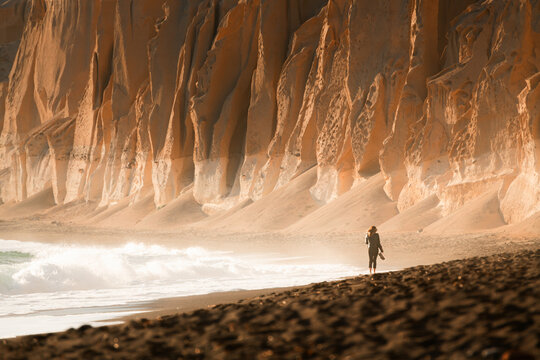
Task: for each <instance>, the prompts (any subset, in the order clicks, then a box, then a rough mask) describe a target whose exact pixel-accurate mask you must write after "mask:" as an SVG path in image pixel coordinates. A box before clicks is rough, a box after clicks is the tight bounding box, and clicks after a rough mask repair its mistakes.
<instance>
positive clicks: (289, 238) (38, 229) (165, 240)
mask: <svg viewBox="0 0 540 360" xmlns="http://www.w3.org/2000/svg"><path fill="white" fill-rule="evenodd" d="M381 236H382V243H383V246H384V248H385V254H386V256H387V260H386V261H380V262H379V270H381V271H392V270H398V269H403V268H409V267H411V266H426V265H430V264H438V263H442V262H446V261H453V260H459V259H466V258H471V257H478V256H486V255H491V256H495V257H497V256H500V255H497V254H501V253H512V254H515V253H517V252H523V251H527V250H536V249H538V248H539V247H540V240H539V239H538V238H537V237H535V236H515V235H514V236H510V235H509V234H508V233H502V232H491V233H485V232H484V233H471V234H461V235H455V234H453V235H448V236H435V235H427V234H421V233H412V232H409V233H382V234H381ZM0 238H2V239H6V240H7V239H15V240H20V241H34V242H35V241H37V242H45V243H54V244H64V243H70V244H71V243H75V244H83V245H99V246H118V245H121V244H125V243H127V242H141V243H146V244H157V245H162V246H165V247H169V248H186V247H190V246H201V247H204V248H207V249H211V250H226V251H232V252H236V253H243V254H251V253H275V254H278V255H283V256H293V257H294V256H298V257H303V259H304V261H307V262H313V263H318V262H321V261H325V262H333V263H346V264H353V265H355V266H359V267H365V265H366V264H365V263H366V262H367V254H366V249H365V245H364V244H363V234H361V233H357V232H356V233H327V234H317V235H310V234H288V233H282V232H274V233H230V234H216V233H211V232H201V231H195V230H185V231H175V232H173V231H171V232H167V231H162V232H159V231H150V230H149V231H141V230H137V231H132V230H126V229H106V228H98V227H95V228H93V227H81V226H72V225H69V224H62V223H48V222H40V221H31V220H26V221H24V220H23V221H0ZM535 256H536V258H537V257H538V252H537V253H536V255H535ZM464 261H465V262H468V261H469V262H470V260H464ZM458 263H459V262H458ZM432 266H434V267H440V266H443V267H444V266H446V265H432ZM460 267H462V266H461V265H460ZM478 270H482V268H480V269H476V268H475V271H478ZM410 271H413V273H414V271H416V273H415V274H417V275H418V274H419V273H418V270H410V269H407V270H404V272H403V271H398V272H392V273H387V274H381V275H378V276H380V277H382V278H387V277H392V276H394V275H392V274H402V273H407V272H410ZM482 271H483V270H482ZM400 276H401V275H400ZM358 281H361V282H365V281H369V278H368V277H366V276H360V277H359V278H349V279H345V280H341V281H339V282H335V283H332V285H329V284H326V283H323V284H322V285H321V284H311V285H306V286H303V287H298V286H296V287H294V288H293V287H286V288H272V289H260V290H240V291H227V292H218V293H211V294H207V295H196V296H183V297H175V296H174V294H171V295H172V296H171V297H170V298H162V299H158V300H155V301H150V302H145V303H142V304H137V309H138V311H140V312H138V313H136V314H133V315H129V316H124V317H121V318H115V319H111V320H112V321H124V322H125V323H124V324H123V325H118V326H107V327H104V328H103V329H102V330H95V329H94V328H91V331H97V332H98V333H100V334H101V333H103V332H109V331H113V330H111V329H121V328H122V327H126V326H127V327H128V328H129V329H132V328H137V327H140V326H141V325H140V324H142V323H144V324H150V323H152V324H159V323H160V322H159V321H158V320H155V319H156V318H163V319H171V317H172V318H174V319H178V318H182V317H184V316H186V315H178V314H193V311H195V313H196V312H198V311H207V310H209V311H214V310H213V309H214V308H216V309H220V308H222V307H223V305H221V304H230V303H238V302H244V303H245V302H247V303H252V302H253V301H255V300H253V299H254V298H256V299H267V298H283V297H286V298H288V297H290V296H291V295H290V294H291V293H294V292H301V293H303V294H304V295H306V296H308V295H309V296H308V298H310V299H311V298H312V297H313V296H315V295H314V294H313V292H315V293H317V291H318V290H316V288H317V287H320V286H322V287H324V288H328V287H329V288H330V289H334V288H335V286H337V285H336V284H339V283H342V284H348V286H352V284H357V282H358ZM475 281H476V280H475ZM521 285H523V286H528V285H527V284H526V283H523V284H521ZM340 286H341V285H340ZM354 286H356V285H354ZM392 286H398V289H399V288H400V287H399V285H396V284H395V283H393V285H392ZM293 289H296V290H294V291H293ZM329 291H330V290H329ZM331 291H334V290H331ZM518 293H520V292H518ZM284 294H285V295H284ZM250 299H251V300H250ZM257 301H258V300H257ZM235 306H236V305H235ZM198 309H199V310H198ZM303 312H305V311H302V313H303ZM190 316H191V315H190ZM535 316H537V314H536V315H535ZM164 321H170V320H164ZM509 321H510V320H509ZM328 324H329V326H333V325H332V322H330V323H328ZM145 326H146V325H145ZM159 326H161V325H159ZM535 326H538V323H537V322H536V323H535ZM84 328H85V329H88V327H86V326H85V327H84ZM97 329H101V328H97ZM105 329H109V330H105ZM86 331H87V330H84V331H81V330H68V331H67V332H61V333H53V334H52V335H46V336H44V335H39V336H37V337H38V338H40V339H41V338H43V339H55V340H54V344H55V345H52V347H51V346H49V347H48V348H50V350H51V351H53V348H56V350H54V351H58V352H54V351H53V352H51V353H50V355H51V356H57V355H59V354H62V351H66V349H68V348H65V347H63V346H57V345H56V342H57V341H60V342H61V341H62V340H61V339H63V338H67V337H69V338H71V336H72V335H73V334H75V335H73V336H74V338H71V340H70V342H71V343H72V342H73V341H75V342H77V341H79V340H80V339H79V338H80V337H81V336H82V334H85V336H86ZM114 331H116V330H114ZM130 331H131V330H130ZM205 331H206V330H205ZM150 333H152V331H150ZM69 334H71V335H69ZM77 334H79V335H77ZM144 334H146V333H144ZM141 336H142V335H141ZM148 336H150V335H148V334H146V335H144V337H148ZM156 336H157V335H156ZM159 336H162V335H159ZM159 336H158V337H159ZM34 337H35V336H34ZM31 338H32V336H27V337H19V338H16V339H8V340H6V342H4V345H3V346H4V350H5V349H12V350H9V351H8V352H7V354H10V355H9V356H7V358H19V357H21V356H22V358H24V357H30V358H32V356H33V354H34V355H35V354H36V351H38V350H37V349H34V350H31V349H32V347H29V348H28V350H23V349H22V348H21V347H20V344H26V343H27V342H28V341H29V340H28V339H31ZM77 339H79V340H77ZM47 341H49V340H47ZM38 343H41V340H39V341H38ZM6 344H7V345H6ZM16 344H19V345H16ZM113 345H114V344H113ZM5 346H7V348H6V347H5ZM12 346H15V347H13V348H11V347H12ZM25 346H26V345H25ZM88 346H89V345H88V344H86V345H84V344H80V345H77V347H78V348H79V349H84V348H85V347H86V348H87V349H86V350H88ZM95 346H96V344H95V343H94V344H93V345H91V347H92V348H94V347H95ZM145 346H146V345H145ZM62 349H63V350H62ZM250 349H251V350H249V349H248V350H249V351H248V352H249V354H251V355H253V356H258V357H262V358H264V357H265V356H263V355H264V354H263V355H261V354H260V353H257V354H255V348H250ZM260 349H261V351H263V349H264V346H263V347H261V348H260ZM192 350H193V349H192ZM289 350H290V351H292V350H291V349H289ZM39 351H41V350H39ZM69 351H71V350H69ZM78 351H79V350H78ZM80 351H83V350H80ZM80 351H79V352H77V353H76V354H77V355H76V356H74V357H78V356H82V357H89V358H93V357H100V358H101V357H103V358H108V357H111V356H112V357H114V358H117V355H118V354H116V353H115V352H114V351H116V349H114V347H113V348H112V350H111V349H109V350H108V351H113V352H111V353H109V352H107V351H105V352H104V353H101V354H102V355H99V356H98V355H95V354H94V355H95V356H92V355H88V356H86V355H82V353H81V352H80ZM148 351H150V350H148ZM182 351H183V350H182ZM272 351H273V350H272ZM372 351H374V350H373V349H372ZM293 353H294V351H293V352H291V353H290V354H293ZM21 354H24V356H23V355H21ZM54 354H56V355H54ZM88 354H90V353H88ZM111 354H112V355H111ZM142 354H144V352H143V353H141V355H140V356H141V358H144V355H142ZM146 354H147V356H148V357H152V358H155V357H157V358H159V357H164V358H170V357H169V356H168V355H165V354H162V355H156V354H155V353H152V351H150V352H148V353H146ZM182 354H184V355H182V356H184V357H187V358H190V357H192V358H200V357H199V356H198V354H196V353H191V355H189V356H187V355H186V353H183V352H182ZM204 354H206V355H207V357H210V358H211V357H212V356H214V355H216V354H214V353H206V352H204ZM209 354H210V355H209ZM223 354H225V353H223ZM227 354H228V353H227ZM234 354H236V353H234ZM242 354H243V353H242ZM267 354H270V352H268V353H267ZM272 354H274V355H276V354H277V353H272ZM288 354H289V352H287V353H286V355H287V356H288ZM312 355H313V354H311V355H309V354H307V355H306V354H305V353H304V355H303V357H307V358H309V357H313V356H312ZM327 355H328V356H329V355H331V354H330V353H328V354H327ZM342 355H344V354H342ZM138 356H139V355H138ZM216 356H218V357H219V356H221V355H219V354H217V355H216ZM227 356H228V355H227ZM242 356H243V355H242ZM242 356H240V357H242ZM283 356H284V357H287V356H285V355H283ZM291 356H292V355H291ZM233 357H234V356H233ZM269 357H270V358H272V357H273V358H282V356H281V355H279V356H269ZM322 358H326V357H324V356H323V357H322ZM353 358H354V356H353ZM383 358H384V357H383ZM413 358H414V357H413ZM458 358H459V357H458Z"/></svg>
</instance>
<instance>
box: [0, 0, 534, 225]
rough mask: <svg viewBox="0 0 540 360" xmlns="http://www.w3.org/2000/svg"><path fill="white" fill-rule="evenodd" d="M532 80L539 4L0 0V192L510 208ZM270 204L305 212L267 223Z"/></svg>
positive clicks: (6, 197) (317, 211)
mask: <svg viewBox="0 0 540 360" xmlns="http://www.w3.org/2000/svg"><path fill="white" fill-rule="evenodd" d="M539 83H540V1H535V0H508V1H507V0H485V1H473V0H447V1H444V0H430V1H424V0H408V1H393V0H385V1H373V0H0V130H1V137H0V197H1V200H2V202H4V203H12V202H22V201H25V199H28V198H31V197H32V196H36V195H37V194H43V193H44V192H47V191H49V192H51V194H52V195H51V198H52V199H53V204H52V205H55V204H56V206H57V207H58V206H62V205H65V204H75V203H76V204H81V203H84V204H86V205H88V204H93V205H92V206H93V208H92V209H94V210H95V209H98V208H99V209H106V208H108V207H111V206H115V204H117V203H119V202H124V203H127V207H128V208H129V207H134V206H137V204H140V203H141V202H142V201H144V199H150V200H149V201H148V202H149V203H151V207H145V209H149V208H151V209H161V208H164V209H162V210H166V208H167V207H168V206H171V204H176V203H179V204H180V205H179V206H177V207H176V208H174V207H173V208H171V209H173V210H174V209H176V210H178V211H176V210H174V211H173V210H170V212H171V216H174V215H175V214H177V215H176V216H177V217H182V216H183V215H181V214H182V212H181V211H180V210H179V209H180V208H181V209H184V210H185V208H186V207H188V206H189V207H190V209H192V210H193V211H191V212H190V214H194V213H196V214H197V215H196V216H195V215H194V216H192V217H191V218H189V219H188V218H186V219H184V220H181V219H180V220H179V221H180V222H182V221H184V222H185V223H190V222H197V221H199V220H202V219H205V218H206V217H208V216H210V217H214V218H216V217H218V218H219V216H224V215H227V216H229V217H230V216H233V217H234V216H237V217H242V216H244V215H245V219H248V221H249V216H247V215H246V212H250V213H251V214H252V215H253V214H258V215H257V216H256V217H253V216H252V217H253V218H254V221H255V220H256V221H258V222H259V223H258V224H259V226H258V227H259V228H260V229H273V228H277V229H279V228H286V227H291V228H293V229H294V228H296V229H299V230H302V229H308V228H310V225H309V224H308V223H307V222H306V221H305V217H306V216H311V218H312V219H315V220H317V219H318V220H317V221H315V222H313V221H312V222H311V223H310V224H315V223H316V224H320V225H321V229H323V228H324V226H323V225H322V224H323V223H325V219H328V218H327V217H328V216H329V214H331V213H332V214H336V212H337V213H338V215H339V212H342V213H343V216H341V217H339V216H338V218H339V219H340V221H338V222H336V223H335V227H336V228H337V227H339V226H342V227H344V228H347V226H348V225H347V224H348V223H347V221H345V220H344V218H350V221H351V225H350V228H351V229H356V228H361V227H363V226H365V225H366V224H371V223H372V222H376V223H381V222H385V221H392V219H393V218H396V219H399V217H400V216H402V217H403V216H405V214H408V213H411V211H413V210H414V209H417V211H421V212H424V213H429V212H430V211H431V212H432V211H435V210H434V209H436V212H437V216H436V217H434V218H433V221H435V220H437V219H440V218H444V217H447V218H449V217H451V216H452V214H455V213H456V212H459V211H463V209H464V208H466V207H467V206H469V207H470V206H473V207H474V206H477V207H478V208H479V209H490V211H491V212H493V213H492V214H484V217H485V216H492V217H493V218H497V221H495V222H493V221H492V222H491V223H492V224H493V223H495V224H500V225H503V224H513V223H520V222H522V221H524V220H526V219H530V218H538V217H539V212H540V86H539ZM291 184H293V185H294V186H291ZM293 193H294V194H296V195H298V193H302V195H301V196H296V195H295V196H296V197H294V196H293V195H294V194H293ZM366 194H371V195H369V196H367V195H366ZM370 196H371V197H370ZM268 199H273V201H274V203H273V204H276V203H279V204H287V201H289V202H293V201H294V202H298V201H300V202H302V203H303V204H304V205H302V206H305V208H303V210H301V211H296V212H295V211H287V209H288V207H287V205H280V206H281V207H280V208H279V209H278V210H279V211H277V210H276V211H274V213H273V215H272V216H271V217H270V218H267V219H266V220H264V219H265V216H267V217H268V216H269V215H267V213H265V209H266V211H269V212H271V208H272V206H271V205H269V203H270V200H268ZM265 201H266V203H265ZM258 204H259V205H258ZM347 204H349V205H350V204H354V205H355V206H352V205H351V208H347ZM471 204H472V205H471ZM479 204H480V205H479ZM482 204H483V205H482ZM488 205H489V206H488ZM275 206H277V205H274V207H275ZM291 206H292V205H291ZM295 206H296V205H295ZM365 208H370V209H374V208H375V209H380V208H384V209H386V210H385V212H384V215H381V214H383V213H382V212H379V213H377V211H376V210H366V209H365ZM411 209H413V210H411ZM493 209H495V210H493ZM274 210H275V209H274ZM156 211H157V210H156ZM175 211H176V212H175ZM239 214H240V215H239ZM242 214H244V215H242ZM265 214H266V215H265ZM280 214H283V215H280ZM352 214H356V215H354V216H353V215H352ZM141 218H144V217H139V219H138V221H139V220H141ZM359 218H361V219H360V220H359ZM280 219H281V220H280ZM222 221H225V220H222ZM328 221H329V222H328V224H330V225H328V226H330V227H329V228H328V227H327V229H332V226H331V224H332V221H331V219H328ZM217 224H219V219H218V221H217ZM401 224H402V225H403V224H409V225H408V226H409V227H411V226H412V225H410V224H414V226H413V228H414V227H424V226H427V225H429V222H428V223H426V221H424V222H423V223H415V222H414V221H412V220H411V218H409V220H408V221H402V222H401ZM446 224H447V225H446V226H447V227H448V226H452V222H451V221H450V222H447V223H446ZM488 227H489V226H488ZM397 228H399V226H398V227H397ZM405 228H407V226H405ZM441 229H444V227H442V228H441Z"/></svg>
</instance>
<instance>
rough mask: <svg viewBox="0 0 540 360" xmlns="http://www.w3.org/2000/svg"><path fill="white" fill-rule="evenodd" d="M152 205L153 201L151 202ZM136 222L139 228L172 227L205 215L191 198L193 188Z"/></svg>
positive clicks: (189, 222) (201, 218)
mask: <svg viewBox="0 0 540 360" xmlns="http://www.w3.org/2000/svg"><path fill="white" fill-rule="evenodd" d="M152 206H153V202H152ZM147 214H148V215H147V216H145V217H144V218H142V219H141V220H140V222H138V223H137V228H141V229H173V228H178V227H181V226H184V225H186V224H191V223H194V222H197V221H200V220H203V219H205V218H206V217H207V215H206V214H205V213H204V212H203V211H202V209H201V205H200V204H199V203H197V202H196V201H195V199H194V198H193V190H191V189H190V190H189V191H186V192H185V193H183V194H181V195H180V196H179V197H177V198H176V199H175V200H173V201H171V202H170V203H168V204H167V205H165V206H164V207H162V208H160V209H156V210H153V211H152V212H148V213H147Z"/></svg>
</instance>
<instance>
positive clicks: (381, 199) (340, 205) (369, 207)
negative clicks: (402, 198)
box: [286, 173, 398, 233]
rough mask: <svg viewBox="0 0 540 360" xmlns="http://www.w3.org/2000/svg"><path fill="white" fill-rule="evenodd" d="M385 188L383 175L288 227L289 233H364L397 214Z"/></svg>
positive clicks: (369, 180)
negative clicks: (372, 226)
mask: <svg viewBox="0 0 540 360" xmlns="http://www.w3.org/2000/svg"><path fill="white" fill-rule="evenodd" d="M383 185H384V179H383V176H382V174H381V173H378V174H377V175H374V176H372V177H371V178H369V179H368V180H366V181H364V182H363V183H361V184H358V185H357V186H355V187H354V188H353V189H351V190H349V191H348V192H346V193H344V194H342V195H341V196H340V197H338V198H337V199H336V200H334V201H332V202H330V203H328V204H326V205H324V206H323V207H321V208H319V209H318V210H316V211H314V212H313V213H311V214H309V215H308V216H306V217H304V218H303V219H302V220H300V221H298V222H297V223H295V224H294V225H292V226H290V227H288V228H287V229H286V231H291V232H306V233H314V232H325V231H336V232H346V231H364V230H366V229H367V228H368V227H369V226H371V225H373V224H380V223H382V222H384V221H386V220H388V219H390V218H391V217H393V216H395V215H396V214H397V213H398V211H397V208H396V205H395V202H393V201H391V200H390V199H389V198H388V197H387V196H386V194H385V193H384V191H383V188H382V187H383Z"/></svg>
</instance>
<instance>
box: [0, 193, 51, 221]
mask: <svg viewBox="0 0 540 360" xmlns="http://www.w3.org/2000/svg"><path fill="white" fill-rule="evenodd" d="M54 205H55V203H54V195H53V191H52V188H50V187H48V188H46V189H45V190H42V191H40V192H38V193H36V194H34V195H32V196H30V197H28V198H27V199H25V200H23V201H21V202H18V203H15V202H8V203H6V204H3V205H2V206H0V219H4V220H7V219H16V218H24V217H29V216H33V215H36V214H38V213H40V212H42V211H45V210H47V209H49V208H51V207H53V206H54Z"/></svg>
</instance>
